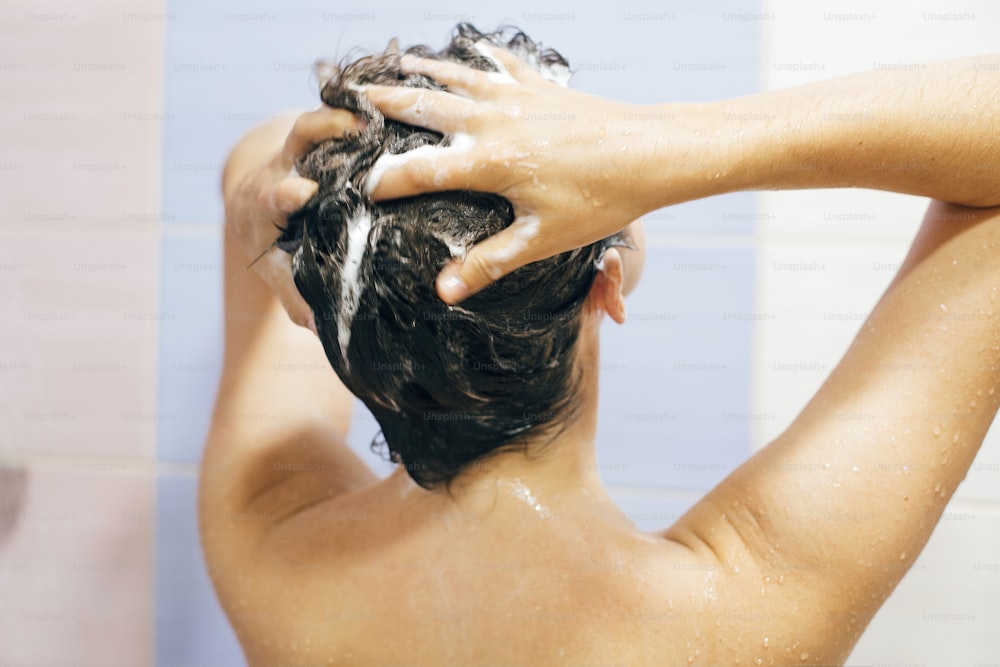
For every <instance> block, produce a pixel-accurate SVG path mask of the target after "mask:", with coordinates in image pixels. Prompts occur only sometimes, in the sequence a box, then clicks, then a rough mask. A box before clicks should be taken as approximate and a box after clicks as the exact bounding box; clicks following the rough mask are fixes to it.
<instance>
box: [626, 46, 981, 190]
mask: <svg viewBox="0 0 1000 667" xmlns="http://www.w3.org/2000/svg"><path fill="white" fill-rule="evenodd" d="M657 109H658V111H659V112H661V116H662V118H660V119H657V121H656V122H657V123H658V124H659V125H660V127H659V128H650V129H651V130H652V131H653V133H655V134H657V135H660V136H674V137H676V136H677V134H678V133H677V130H676V129H672V130H668V129H667V128H668V127H669V126H670V124H671V123H673V124H675V125H676V123H677V122H678V121H680V122H681V123H682V124H683V125H685V126H686V127H687V128H688V132H687V135H688V138H687V140H686V142H687V143H688V144H689V145H687V146H685V147H682V148H683V152H682V153H681V157H680V158H679V157H678V154H677V152H676V151H677V141H676V140H674V141H673V142H664V141H660V142H659V143H657V140H656V139H655V138H651V137H649V136H646V137H641V135H640V137H641V138H640V141H644V142H645V143H646V145H647V146H651V147H655V148H656V149H657V150H660V151H662V152H663V155H664V157H663V158H658V157H657V156H655V155H653V156H649V157H648V163H650V164H652V165H656V166H661V165H662V166H663V167H665V168H667V169H671V168H672V169H673V171H674V173H673V174H670V173H663V172H662V171H660V172H659V173H656V170H655V169H654V170H653V173H650V174H648V176H647V178H646V182H647V185H646V187H648V188H649V189H650V190H657V191H659V196H660V198H661V199H660V201H657V202H656V203H657V204H659V205H666V204H671V203H675V202H674V201H673V200H672V198H675V197H676V193H671V192H666V191H665V187H664V183H670V182H671V180H672V179H671V176H672V175H673V176H676V172H677V171H678V170H680V171H681V172H683V171H684V170H685V167H687V170H689V171H692V172H694V173H695V174H697V176H698V178H697V179H696V183H697V182H700V183H702V184H703V191H697V189H696V190H695V191H693V192H692V194H694V195H695V196H704V195H706V194H721V193H724V192H734V191H739V190H775V189H799V188H839V187H860V188H872V189H879V190H890V191H894V192H902V193H906V194H914V195H921V196H927V197H932V198H935V199H940V200H943V201H948V202H952V203H957V204H963V205H966V206H994V205H997V204H1000V56H984V57H977V58H967V59H961V60H952V61H946V62H941V63H932V64H928V65H918V66H915V69H912V70H907V71H874V72H865V73H861V74H855V75H850V76H845V77H841V78H837V79H831V80H828V81H823V82H819V83H815V84H810V85H805V86H801V87H797V88H791V89H787V90H779V91H772V92H766V93H760V94H757V95H751V96H747V97H741V98H736V99H731V100H725V101H722V102H718V103H710V104H705V105H695V106H694V108H693V113H692V111H691V110H690V107H687V106H686V105H664V106H663V107H658V108H657ZM678 109H680V110H681V112H680V113H678ZM654 118H656V117H655V116H654ZM647 134H648V133H647ZM640 154H641V151H640ZM667 156H670V157H667ZM696 187H697V186H696Z"/></svg>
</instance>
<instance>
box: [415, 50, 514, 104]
mask: <svg viewBox="0 0 1000 667" xmlns="http://www.w3.org/2000/svg"><path fill="white" fill-rule="evenodd" d="M399 67H400V69H401V70H402V71H403V72H406V73H408V74H423V75H424V76H429V77H430V78H432V79H434V80H435V81H437V82H438V83H440V84H443V85H444V86H447V87H448V90H449V91H451V92H453V93H458V94H461V95H465V96H466V97H473V98H478V97H482V96H483V95H484V93H485V92H487V91H488V90H489V87H490V83H491V81H497V79H495V77H494V78H493V79H491V78H490V76H489V75H490V74H495V72H484V71H482V70H477V69H473V68H471V67H468V66H466V65H460V64H458V63H453V62H450V61H448V60H434V59H432V58H418V57H416V56H412V55H406V56H403V57H402V58H400V60H399Z"/></svg>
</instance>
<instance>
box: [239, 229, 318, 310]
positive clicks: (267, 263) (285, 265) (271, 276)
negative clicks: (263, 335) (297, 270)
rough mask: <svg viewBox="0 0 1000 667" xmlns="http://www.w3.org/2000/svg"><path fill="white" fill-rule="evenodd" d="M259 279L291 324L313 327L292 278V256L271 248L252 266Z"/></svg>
mask: <svg viewBox="0 0 1000 667" xmlns="http://www.w3.org/2000/svg"><path fill="white" fill-rule="evenodd" d="M254 266H255V268H256V269H257V272H258V273H259V274H260V276H261V278H263V279H264V281H265V282H266V283H267V284H268V285H269V286H270V287H271V289H272V290H273V291H274V293H275V294H276V295H277V297H278V301H280V302H281V305H282V306H284V308H285V311H286V312H287V313H288V316H289V317H290V318H291V320H292V321H293V322H295V323H296V324H298V325H299V326H301V327H309V326H310V324H311V325H312V326H315V323H314V320H313V313H312V309H311V308H310V307H309V304H307V303H306V301H305V299H303V298H302V294H300V293H299V289H298V288H297V287H296V286H295V279H294V278H293V277H292V256H291V255H289V254H288V253H287V252H285V251H284V250H281V249H280V248H272V249H271V250H268V251H267V254H266V255H264V257H263V258H262V259H261V260H260V261H259V262H257V264H255V265H254Z"/></svg>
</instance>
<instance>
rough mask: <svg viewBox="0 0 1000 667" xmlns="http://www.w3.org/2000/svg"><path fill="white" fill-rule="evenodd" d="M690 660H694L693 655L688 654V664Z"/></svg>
mask: <svg viewBox="0 0 1000 667" xmlns="http://www.w3.org/2000/svg"><path fill="white" fill-rule="evenodd" d="M692 662H694V656H693V655H689V656H688V663H689V664H690V663H692Z"/></svg>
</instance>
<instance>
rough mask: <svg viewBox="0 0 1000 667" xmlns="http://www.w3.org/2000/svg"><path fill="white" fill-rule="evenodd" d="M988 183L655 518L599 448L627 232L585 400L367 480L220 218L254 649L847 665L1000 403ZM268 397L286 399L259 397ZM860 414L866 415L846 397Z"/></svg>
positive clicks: (227, 448) (599, 300) (340, 407)
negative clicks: (604, 351) (420, 475)
mask: <svg viewBox="0 0 1000 667" xmlns="http://www.w3.org/2000/svg"><path fill="white" fill-rule="evenodd" d="M341 120H342V119H341ZM339 122H341V121H337V123H339ZM330 123H331V125H336V124H337V123H335V122H334V121H332V120H331V121H330ZM289 127H290V121H288V120H287V119H286V120H279V121H275V122H274V123H272V124H270V125H268V126H265V127H262V128H259V129H258V130H256V131H255V132H253V133H251V135H248V137H247V138H246V139H245V140H244V142H242V143H241V145H240V146H238V147H237V149H235V150H234V153H233V155H232V157H231V159H230V162H229V164H228V166H227V173H226V179H225V183H224V191H225V195H226V200H227V211H228V212H229V217H230V220H229V221H228V222H227V224H228V225H231V226H232V225H234V224H235V222H236V221H235V220H234V218H236V217H239V215H240V214H239V211H241V210H243V208H242V207H243V205H244V204H243V203H242V199H243V198H245V197H247V196H248V195H247V192H246V191H245V188H242V187H241V184H244V183H247V182H248V179H249V180H253V178H254V174H256V173H257V171H256V170H258V169H260V165H261V164H265V163H268V161H269V160H271V158H272V156H273V155H274V154H275V152H276V151H278V149H279V147H280V146H281V144H282V142H283V141H284V136H285V135H286V134H287V132H288V130H289ZM995 154H997V152H994V155H995ZM952 157H954V156H952ZM955 159H960V157H959V158H955ZM977 159H979V158H977ZM993 159H994V162H993V163H989V164H995V158H993ZM980 164H982V163H980ZM980 168H982V167H980ZM904 176H905V175H903V176H901V175H899V174H893V175H892V177H894V178H903V177H904ZM810 177H815V174H811V175H810ZM929 187H941V188H946V186H945V185H940V184H938V185H932V186H929ZM961 187H963V188H964V187H968V184H967V183H963V185H962V186H961ZM898 189H901V190H904V191H910V190H913V189H914V188H910V187H905V188H904V187H902V186H900V187H899V188H898ZM960 194H961V195H962V196H956V197H955V199H957V200H962V201H963V202H964V203H970V201H971V199H970V197H967V196H966V195H967V194H968V193H967V192H962V193H960ZM975 196H976V197H980V195H975ZM990 196H994V197H995V196H996V193H993V195H990ZM981 197H982V199H975V203H980V204H982V206H979V207H976V208H972V207H967V206H963V205H961V204H957V203H946V202H945V201H937V200H936V201H932V202H931V204H930V207H929V209H928V212H927V215H926V217H925V219H924V223H923V225H922V227H921V229H920V232H919V233H918V235H917V237H916V239H915V240H914V242H913V245H912V247H911V249H910V252H909V255H908V256H907V259H906V260H905V262H904V263H903V265H902V266H901V268H900V269H899V272H898V274H897V275H896V277H895V279H894V280H893V282H892V284H891V285H890V286H889V287H888V289H887V290H886V292H885V294H884V295H883V297H882V299H881V300H880V301H879V303H878V305H877V306H876V307H875V308H874V310H873V311H872V314H871V316H870V318H869V319H868V321H867V322H865V324H864V325H863V326H862V328H861V330H860V332H859V333H858V335H857V337H856V339H855V341H854V343H853V344H852V346H851V347H850V349H849V350H848V351H847V353H846V354H845V356H844V358H843V360H842V361H841V362H840V364H839V365H838V366H837V367H836V368H835V369H834V371H833V372H832V373H831V375H830V377H829V378H828V379H827V381H826V382H825V383H824V385H823V386H822V387H821V389H820V390H819V391H818V392H817V394H816V395H815V397H813V399H812V400H811V401H810V402H809V403H808V404H807V405H806V407H805V408H804V409H803V411H802V412H801V413H800V414H799V416H798V417H797V418H796V419H795V420H794V422H793V423H792V424H791V425H790V426H789V427H788V429H787V430H786V431H785V432H784V433H782V434H781V435H780V436H779V437H778V438H777V439H775V440H774V441H773V442H772V443H770V444H769V445H768V446H767V447H765V448H764V449H762V450H761V451H759V452H758V453H757V454H755V455H754V456H753V457H751V458H750V459H749V460H748V461H746V462H745V463H744V464H743V465H741V466H740V467H739V468H737V469H736V470H735V471H734V472H733V473H732V474H730V475H729V477H727V478H726V479H725V480H724V481H723V482H722V483H720V484H719V486H717V487H716V488H715V489H713V490H712V491H711V492H710V493H708V494H707V495H706V496H705V497H704V498H703V499H701V500H700V501H699V502H698V503H697V504H696V505H695V506H694V507H693V508H692V509H691V510H690V511H689V512H688V513H687V514H686V515H685V516H684V517H682V518H681V519H679V520H678V521H677V522H676V523H674V524H673V525H672V526H670V527H667V528H666V529H665V530H664V531H662V532H657V533H646V532H643V531H639V530H637V529H636V528H635V527H634V526H633V525H632V524H631V523H630V522H629V521H628V519H627V517H625V516H624V514H623V513H622V512H621V511H620V510H619V509H618V508H617V507H615V505H614V504H613V502H612V501H611V500H610V498H609V497H608V495H607V493H606V491H605V489H604V487H603V485H602V483H601V481H600V478H599V476H598V474H597V471H596V470H597V468H596V459H595V455H594V434H595V430H596V421H595V420H596V409H597V380H598V378H597V373H596V369H597V368H598V367H599V363H598V355H599V338H600V335H599V328H600V324H601V321H602V320H603V319H604V318H605V315H608V316H610V318H611V319H613V320H615V321H619V320H622V321H623V320H625V319H626V314H625V309H624V301H623V299H624V294H625V293H627V291H628V286H629V284H630V283H634V281H635V279H636V275H637V271H636V270H635V269H634V268H630V267H634V266H635V265H634V264H630V256H629V253H628V252H622V253H621V255H620V256H612V257H611V258H610V261H609V262H606V266H605V269H604V270H603V271H602V273H601V274H600V276H599V278H598V280H597V281H596V282H595V286H594V289H593V290H592V292H591V295H590V297H589V299H588V303H587V308H586V312H585V316H584V322H583V325H582V326H583V329H582V332H581V338H580V349H579V363H580V366H581V372H582V374H583V378H584V380H583V399H584V409H583V410H582V411H581V417H580V418H579V419H578V420H577V421H576V422H575V423H574V424H573V425H572V427H571V428H570V429H568V430H567V431H566V432H565V433H563V434H562V435H561V436H560V437H559V438H558V439H557V440H555V441H553V442H551V443H548V444H547V446H546V447H545V448H544V449H542V450H540V453H538V454H537V455H533V456H530V457H525V456H523V455H521V454H506V455H503V456H501V457H497V458H494V459H490V460H487V461H484V462H482V463H480V464H477V465H475V466H473V467H472V468H471V469H470V470H469V471H468V472H467V473H463V474H462V475H461V476H460V477H459V478H458V479H457V480H456V481H455V484H454V485H453V486H452V487H451V489H450V491H445V490H444V489H439V490H433V491H428V490H425V489H422V488H419V487H417V486H416V485H415V484H414V483H413V482H412V481H410V480H409V478H408V477H407V476H406V475H405V471H403V470H396V471H395V472H394V473H392V474H391V475H390V476H389V477H388V478H386V479H384V480H379V479H377V478H376V476H375V475H374V474H373V473H372V472H371V471H370V470H368V469H367V468H366V467H365V466H364V464H363V463H361V462H360V461H359V460H358V459H357V457H356V456H355V455H354V454H353V453H352V452H351V451H350V449H349V448H348V447H347V446H346V445H345V443H344V433H345V432H346V428H347V425H348V424H349V422H350V406H351V405H352V403H353V400H352V398H351V397H350V395H349V394H348V393H347V392H346V390H345V389H344V388H343V387H342V386H341V385H340V384H339V382H338V381H337V379H336V377H335V376H334V375H333V373H332V371H328V370H324V369H326V368H327V363H326V360H325V358H324V356H323V353H322V350H321V348H320V346H319V344H318V342H317V341H316V340H315V338H314V336H313V334H312V333H310V332H308V331H306V330H305V329H301V328H297V327H295V326H294V325H293V324H291V323H290V322H289V321H288V315H287V314H286V312H285V309H284V308H283V307H282V304H281V302H279V300H278V298H277V297H276V296H275V293H274V291H273V290H272V288H271V287H269V285H268V284H266V283H265V282H264V281H263V280H261V279H260V278H259V277H258V276H257V275H256V274H254V273H248V272H243V271H242V268H243V267H245V266H246V264H247V263H248V260H247V257H248V251H247V250H246V249H245V248H244V247H240V245H239V234H238V233H235V232H233V233H231V234H229V235H227V244H226V306H225V308H226V351H225V361H224V368H223V376H222V380H221V383H220V388H219V396H218V399H217V404H216V411H215V415H214V418H213V424H212V429H211V433H210V436H209V439H208V443H207V445H206V451H205V456H204V459H203V467H202V476H201V495H200V508H199V509H200V519H201V530H202V542H203V546H204V549H205V554H206V559H207V561H208V564H209V569H210V572H211V574H212V579H213V583H214V584H215V587H216V590H217V592H218V594H219V598H220V600H221V602H222V605H223V607H224V608H225V610H226V612H227V614H228V616H229V618H230V620H231V622H232V623H233V626H234V628H235V629H236V632H237V634H238V636H239V639H240V641H241V644H242V645H243V648H244V650H245V651H246V654H247V657H248V661H249V662H250V664H252V665H259V666H277V665H289V664H296V665H298V664H306V665H364V666H369V665H428V666H437V665H539V666H543V667H544V666H548V665H595V664H612V665H630V666H632V665H651V666H652V665H656V666H660V665H674V664H678V665H686V664H701V665H713V666H714V665H727V664H741V665H753V664H765V665H766V664H775V665H788V664H796V665H798V664H812V665H833V664H842V663H843V662H844V660H846V658H847V656H848V655H849V653H850V651H851V649H852V647H853V646H854V644H855V642H856V641H857V638H858V637H859V635H860V634H861V632H862V631H863V629H864V628H865V626H866V625H867V623H868V622H869V621H870V619H871V618H872V616H873V615H874V613H875V612H876V611H877V610H878V608H879V607H880V606H881V604H882V603H883V602H884V600H885V599H886V597H887V596H888V595H889V593H890V592H891V591H892V589H893V588H894V587H895V585H896V584H897V583H898V581H899V580H900V578H901V577H902V576H903V574H904V573H905V572H906V571H907V569H908V568H909V567H910V565H912V563H913V562H914V560H915V559H916V557H917V556H918V554H919V553H920V550H921V549H922V548H923V546H924V544H925V543H926V541H927V539H928V538H929V536H930V534H931V531H932V530H933V528H934V526H935V524H936V523H937V521H938V519H939V518H940V516H941V514H942V512H943V510H944V508H945V505H946V503H947V502H948V500H949V499H950V497H951V495H952V494H953V493H954V491H955V489H956V487H957V486H958V485H959V483H960V482H961V480H962V479H963V478H964V476H965V474H966V472H967V470H968V469H969V467H970V465H971V463H972V460H973V457H974V456H975V454H976V452H977V451H978V448H979V446H980V444H981V443H982V440H983V437H984V436H985V434H986V431H987V429H988V428H989V426H990V424H991V423H992V421H993V418H994V416H995V414H996V411H997V408H998V405H1000V391H998V390H997V385H998V384H1000V382H998V378H1000V374H998V369H1000V302H998V301H997V292H998V286H1000V262H996V261H995V258H996V255H997V250H998V247H1000V208H997V207H996V204H998V203H1000V202H995V201H993V202H991V201H988V196H987V195H986V194H983V195H981ZM276 214H277V213H276ZM265 217H266V216H265ZM633 259H634V258H633ZM945 316H947V317H945ZM288 368H296V369H316V370H315V371H314V372H313V371H308V372H287V371H282V370H281V369H288ZM899 369H906V371H905V372H901V371H900V370H899ZM261 413H267V414H271V415H276V416H280V418H275V419H272V420H265V421H261V420H259V419H248V418H247V415H255V414H261ZM850 414H866V415H872V416H873V419H870V420H866V421H865V422H864V423H858V422H856V421H854V420H849V419H843V418H839V417H841V416H843V415H850ZM929 415H932V416H933V418H929ZM679 444H681V443H679ZM838 516H839V517H845V516H850V517H853V519H854V520H851V521H836V520H830V517H838ZM758 660H760V662H759V663H758V662H757V661H758Z"/></svg>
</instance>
